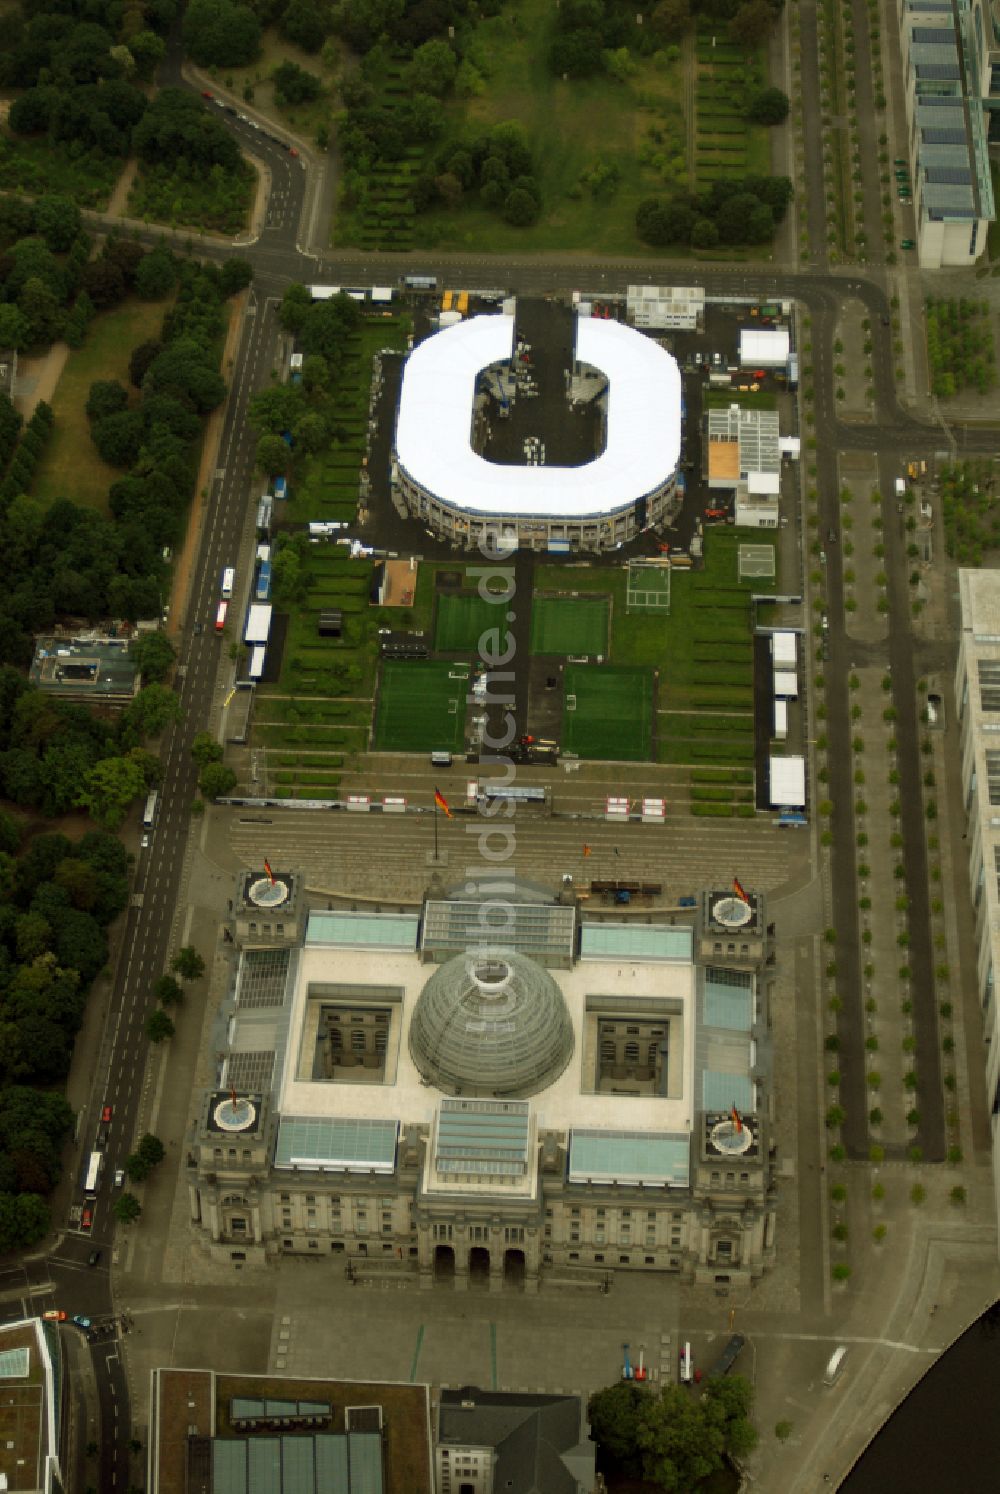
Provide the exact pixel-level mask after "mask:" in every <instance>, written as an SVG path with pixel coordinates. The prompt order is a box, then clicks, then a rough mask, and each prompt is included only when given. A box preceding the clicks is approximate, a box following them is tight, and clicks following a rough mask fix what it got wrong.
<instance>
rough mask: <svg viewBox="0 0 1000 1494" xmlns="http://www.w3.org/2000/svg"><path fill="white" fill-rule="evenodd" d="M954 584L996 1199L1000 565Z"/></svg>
mask: <svg viewBox="0 0 1000 1494" xmlns="http://www.w3.org/2000/svg"><path fill="white" fill-rule="evenodd" d="M958 584H959V600H960V605H961V617H962V631H961V636H960V639H959V651H958V667H957V670H956V674H955V698H956V701H957V705H958V719H959V726H960V731H961V744H962V793H963V797H964V800H965V806H966V811H967V814H968V829H967V836H968V842H967V843H968V857H969V881H970V886H971V893H972V904H973V911H974V913H975V919H976V940H977V963H976V971H977V979H978V983H979V996H980V1003H981V1006H982V1012H983V1032H984V1037H985V1042H986V1098H987V1102H988V1104H989V1109H990V1118H991V1119H990V1126H991V1130H992V1134H993V1181H994V1189H995V1192H996V1197H997V1199H998V1200H1000V1145H998V1137H1000V1010H998V1003H997V992H996V972H997V970H1000V571H996V570H982V571H978V570H960V571H959V573H958ZM931 706H933V702H931Z"/></svg>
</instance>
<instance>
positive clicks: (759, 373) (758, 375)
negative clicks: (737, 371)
mask: <svg viewBox="0 0 1000 1494" xmlns="http://www.w3.org/2000/svg"><path fill="white" fill-rule="evenodd" d="M753 376H754V378H755V379H766V378H767V374H766V373H765V371H764V369H762V368H755V369H754V371H753Z"/></svg>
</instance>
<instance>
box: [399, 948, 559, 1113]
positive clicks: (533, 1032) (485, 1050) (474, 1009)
mask: <svg viewBox="0 0 1000 1494" xmlns="http://www.w3.org/2000/svg"><path fill="white" fill-rule="evenodd" d="M410 1054H411V1056H412V1058H413V1062H414V1063H415V1064H416V1066H417V1068H418V1069H419V1070H420V1072H421V1074H422V1075H423V1076H424V1078H425V1079H426V1080H427V1081H428V1083H429V1084H433V1085H434V1087H435V1088H436V1089H440V1090H443V1091H444V1092H445V1093H446V1094H452V1095H469V1096H480V1097H482V1096H485V1095H510V1096H515V1097H518V1098H521V1099H524V1098H526V1097H527V1096H528V1095H533V1094H537V1093H538V1091H539V1090H542V1089H546V1088H547V1087H548V1086H549V1085H550V1084H552V1083H553V1082H554V1080H556V1079H557V1078H558V1077H559V1075H560V1074H561V1073H562V1071H563V1069H564V1068H565V1067H566V1065H567V1064H568V1063H569V1061H570V1058H571V1057H572V1055H573V1024H572V1022H571V1021H570V1015H569V1012H568V1010H567V1008H566V1002H565V1000H564V998H563V994H562V992H561V991H560V989H559V987H558V986H557V985H556V983H555V981H554V980H553V979H552V976H551V975H550V974H549V973H548V971H547V970H544V969H543V968H542V966H541V965H538V964H536V963H535V961H534V960H531V959H529V958H528V957H527V955H522V954H515V953H514V952H513V951H504V952H503V953H502V954H501V953H492V952H485V953H483V952H476V953H472V952H470V953H466V954H461V955H456V956H455V958H454V959H451V960H448V961H447V962H446V963H445V964H443V965H441V966H439V967H438V969H437V970H435V972H434V974H433V975H432V976H431V978H430V980H429V981H428V982H427V984H426V985H425V986H424V989H423V990H422V991H421V993H420V996H419V999H418V1001H417V1004H416V1007H415V1008H414V1012H413V1017H412V1019H411V1021H410Z"/></svg>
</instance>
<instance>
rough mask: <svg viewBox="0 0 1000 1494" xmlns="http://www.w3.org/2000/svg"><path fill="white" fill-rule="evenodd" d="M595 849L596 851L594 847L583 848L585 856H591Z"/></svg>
mask: <svg viewBox="0 0 1000 1494" xmlns="http://www.w3.org/2000/svg"><path fill="white" fill-rule="evenodd" d="M593 849H594V848H593V846H584V848H583V854H584V855H585V856H590V855H592V853H593Z"/></svg>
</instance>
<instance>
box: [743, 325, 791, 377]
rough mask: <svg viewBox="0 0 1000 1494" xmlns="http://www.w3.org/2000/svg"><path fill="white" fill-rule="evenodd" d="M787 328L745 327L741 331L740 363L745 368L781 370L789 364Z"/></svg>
mask: <svg viewBox="0 0 1000 1494" xmlns="http://www.w3.org/2000/svg"><path fill="white" fill-rule="evenodd" d="M788 349H789V340H788V329H787V328H786V327H773V328H767V329H766V330H765V329H764V328H761V329H759V330H758V328H756V327H743V328H741V330H740V363H741V364H742V365H743V367H744V368H752V367H754V366H755V365H756V366H758V367H760V368H781V367H782V366H783V365H784V364H786V363H787V362H788Z"/></svg>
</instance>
